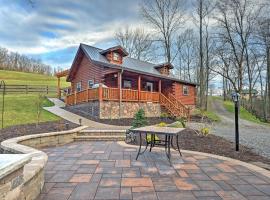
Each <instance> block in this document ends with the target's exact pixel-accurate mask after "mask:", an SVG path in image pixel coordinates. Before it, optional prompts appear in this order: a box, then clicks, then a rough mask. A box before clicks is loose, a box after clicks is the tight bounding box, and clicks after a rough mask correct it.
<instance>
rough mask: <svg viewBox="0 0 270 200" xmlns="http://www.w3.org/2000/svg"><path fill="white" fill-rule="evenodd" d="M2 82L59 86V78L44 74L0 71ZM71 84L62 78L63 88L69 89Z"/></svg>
mask: <svg viewBox="0 0 270 200" xmlns="http://www.w3.org/2000/svg"><path fill="white" fill-rule="evenodd" d="M0 80H4V81H5V82H6V84H9V85H10V84H15V85H48V86H52V87H56V86H57V78H56V77H54V76H47V75H42V74H34V73H26V72H16V71H6V70H0ZM69 85H70V83H68V82H66V80H65V78H61V87H67V86H69Z"/></svg>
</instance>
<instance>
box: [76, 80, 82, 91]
mask: <svg viewBox="0 0 270 200" xmlns="http://www.w3.org/2000/svg"><path fill="white" fill-rule="evenodd" d="M80 91H82V82H81V81H80V82H77V83H76V92H80Z"/></svg>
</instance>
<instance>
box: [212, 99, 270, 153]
mask: <svg viewBox="0 0 270 200" xmlns="http://www.w3.org/2000/svg"><path fill="white" fill-rule="evenodd" d="M212 109H213V110H214V111H216V113H217V114H218V115H219V116H220V118H221V122H219V123H215V124H214V125H213V132H214V134H216V135H218V136H222V137H224V138H227V139H229V140H231V141H234V140H235V138H234V137H235V127H234V114H233V113H230V112H228V111H227V110H226V109H225V108H224V106H223V101H222V100H219V99H213V101H212ZM239 130H240V143H241V144H243V145H246V146H248V147H250V148H252V149H253V150H254V151H255V152H257V153H259V154H260V155H263V156H266V157H268V158H270V126H266V125H261V124H256V123H253V122H250V121H247V120H243V119H240V121H239Z"/></svg>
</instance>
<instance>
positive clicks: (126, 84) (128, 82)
mask: <svg viewBox="0 0 270 200" xmlns="http://www.w3.org/2000/svg"><path fill="white" fill-rule="evenodd" d="M124 88H131V81H130V80H124Z"/></svg>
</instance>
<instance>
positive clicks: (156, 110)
mask: <svg viewBox="0 0 270 200" xmlns="http://www.w3.org/2000/svg"><path fill="white" fill-rule="evenodd" d="M71 108H72V109H75V110H78V111H80V112H81V113H83V114H85V115H88V116H90V117H93V118H98V119H119V118H120V106H119V102H118V101H102V102H98V101H92V102H87V103H82V104H77V105H73V106H71ZM140 108H142V109H143V110H144V111H145V115H146V117H160V114H161V112H162V111H161V106H160V104H159V103H151V102H122V104H121V118H133V117H134V115H135V113H136V112H137V111H138V110H139V109H140Z"/></svg>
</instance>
